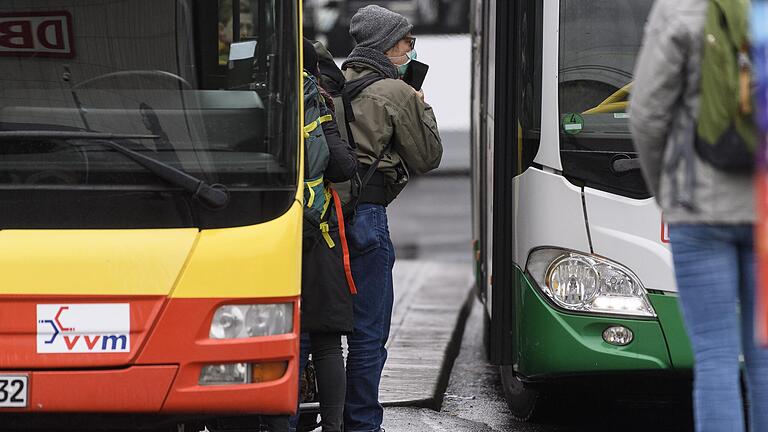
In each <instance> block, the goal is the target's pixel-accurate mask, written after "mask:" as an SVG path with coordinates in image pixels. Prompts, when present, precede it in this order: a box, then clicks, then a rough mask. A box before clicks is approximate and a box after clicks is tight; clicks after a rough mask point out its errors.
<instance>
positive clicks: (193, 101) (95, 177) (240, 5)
mask: <svg viewBox="0 0 768 432" xmlns="http://www.w3.org/2000/svg"><path fill="white" fill-rule="evenodd" d="M293 3H295V2H284V1H280V0H235V1H234V2H233V1H232V0H218V2H217V1H215V0H214V1H205V0H89V1H87V2H73V1H66V0H18V1H13V2H9V3H6V2H3V3H2V4H0V70H2V71H3V73H2V77H0V206H2V208H3V209H4V210H3V212H0V229H4V228H180V227H197V228H219V227H231V226H242V225H250V224H255V223H260V222H264V221H267V220H270V219H273V218H275V217H277V216H279V215H280V214H282V213H284V212H285V211H286V210H287V209H288V207H289V206H290V205H291V202H292V201H293V199H294V197H295V194H296V188H297V175H298V174H297V151H298V139H299V135H298V132H297V130H298V116H297V115H296V113H297V112H298V108H297V105H298V104H297V102H296V101H297V89H298V78H297V76H298V74H297V53H296V46H297V45H296V40H297V36H296V35H297V33H298V30H297V26H298V24H297V23H298V18H297V11H296V6H295V5H294V4H293ZM126 150H130V151H126ZM131 152H133V153H136V154H139V155H141V156H144V157H145V158H146V159H151V160H152V161H151V162H153V163H156V164H159V165H160V166H163V168H164V169H162V170H159V173H160V174H161V175H158V170H157V169H148V167H147V164H146V163H138V162H137V158H136V157H131V154H132V153H131ZM150 168H151V167H150ZM165 168H167V169H165ZM168 170H170V171H174V172H175V173H177V174H178V175H181V176H185V175H186V178H187V179H188V180H189V181H188V184H189V182H191V184H192V185H193V186H192V187H189V186H188V187H186V188H185V187H183V185H184V183H183V182H176V181H169V177H168V176H164V175H162V174H163V173H165V172H168ZM197 182H200V184H203V185H215V188H216V189H217V190H220V191H224V192H225V193H226V194H227V195H228V196H227V199H226V203H227V204H226V206H224V205H211V202H210V201H206V200H204V199H200V198H201V196H200V194H199V193H197V194H196V191H195V187H194V184H195V183H197ZM197 192H199V191H197ZM220 201H221V200H220ZM219 204H221V202H219Z"/></svg>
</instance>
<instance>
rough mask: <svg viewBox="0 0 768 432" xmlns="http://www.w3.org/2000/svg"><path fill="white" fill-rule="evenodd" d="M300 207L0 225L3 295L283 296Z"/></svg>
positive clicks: (292, 284) (293, 284)
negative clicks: (128, 225)
mask: <svg viewBox="0 0 768 432" xmlns="http://www.w3.org/2000/svg"><path fill="white" fill-rule="evenodd" d="M301 222H302V208H301V204H300V203H299V202H294V204H293V205H292V206H291V208H290V209H289V211H288V212H286V213H285V214H283V215H282V216H280V217H278V218H277V219H274V220H272V221H269V222H266V223H263V224H258V225H254V226H247V227H237V228H223V229H212V230H205V231H198V230H197V229H194V228H191V229H149V230H3V231H0V294H2V295H57V296H78V295H86V296H92V295H120V296H122V295H128V296H140V295H162V296H168V295H171V296H172V297H177V298H246V297H250V298H263V297H290V296H297V295H299V293H300V286H301V272H300V269H301Z"/></svg>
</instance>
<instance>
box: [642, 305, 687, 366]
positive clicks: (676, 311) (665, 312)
mask: <svg viewBox="0 0 768 432" xmlns="http://www.w3.org/2000/svg"><path fill="white" fill-rule="evenodd" d="M648 298H649V300H650V301H651V304H652V305H653V308H654V309H656V313H657V314H658V315H659V322H660V323H661V329H662V330H663V331H664V337H665V338H666V340H667V348H668V349H669V356H670V357H671V359H672V366H674V368H675V369H691V368H692V367H693V351H692V350H691V342H690V339H688V334H687V333H686V332H685V324H684V323H683V315H682V313H681V311H680V305H679V298H678V296H677V295H674V294H649V295H648Z"/></svg>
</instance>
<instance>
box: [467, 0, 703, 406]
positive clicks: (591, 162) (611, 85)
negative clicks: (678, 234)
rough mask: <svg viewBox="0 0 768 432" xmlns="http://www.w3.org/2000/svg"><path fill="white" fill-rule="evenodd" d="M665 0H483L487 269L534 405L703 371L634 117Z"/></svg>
mask: <svg viewBox="0 0 768 432" xmlns="http://www.w3.org/2000/svg"><path fill="white" fill-rule="evenodd" d="M652 4H653V1H652V0H611V1H608V0H551V1H550V0H509V1H502V0H475V1H474V2H473V5H472V10H473V13H472V15H473V23H472V33H473V42H474V43H473V83H472V113H473V114H472V176H473V177H472V179H473V189H472V194H473V197H472V200H473V237H474V240H475V270H476V282H477V283H476V285H477V292H478V296H479V298H480V299H481V301H482V302H483V303H484V305H485V308H484V310H485V312H486V324H487V326H486V329H487V331H486V341H487V348H488V352H489V355H490V359H491V361H492V362H493V363H494V364H498V365H500V366H501V375H502V381H503V387H504V390H505V394H506V397H507V402H508V404H509V406H510V409H511V411H512V413H513V415H514V416H515V417H517V418H519V419H530V418H532V417H534V416H535V415H536V414H537V412H546V410H545V409H544V408H546V406H547V403H550V404H552V403H553V402H555V401H558V400H561V399H560V398H559V397H557V396H562V393H563V391H567V392H568V393H569V396H571V397H570V398H569V399H567V400H568V401H570V402H576V401H579V400H580V399H579V397H580V396H584V397H582V398H581V400H591V399H590V398H588V397H586V396H587V394H588V395H589V396H590V397H593V396H594V395H596V394H606V392H605V391H603V390H605V389H614V390H621V391H628V390H632V389H634V388H635V386H634V383H637V384H649V385H650V386H649V387H651V388H652V389H654V390H659V389H661V388H662V387H664V386H665V385H666V384H669V383H671V382H673V383H682V385H681V387H683V388H685V383H686V382H689V381H690V376H691V375H690V370H691V366H692V362H693V358H692V354H691V350H690V345H689V342H688V340H687V337H686V334H685V330H684V327H683V322H682V317H681V314H680V311H679V309H678V297H677V294H676V287H675V281H674V277H673V271H672V259H671V254H670V249H669V245H668V244H667V243H668V240H667V238H666V233H665V226H664V223H663V221H662V214H661V212H660V210H659V208H658V207H657V205H656V203H655V201H654V200H653V198H652V197H651V196H650V194H649V192H648V190H647V188H646V185H645V183H644V181H643V178H642V174H641V172H640V169H639V168H640V167H639V163H638V160H637V154H636V152H635V149H634V148H633V145H632V140H631V137H630V133H629V129H628V123H629V113H628V110H627V108H628V107H627V104H628V99H629V95H630V93H631V89H632V80H633V79H632V71H633V69H634V63H635V60H636V58H637V53H638V51H639V48H640V44H641V41H642V35H643V29H644V25H645V21H646V19H647V16H648V14H649V12H650V9H651V6H652ZM676 378H680V379H676ZM672 387H675V386H672ZM596 390H598V391H596ZM561 406H562V405H561Z"/></svg>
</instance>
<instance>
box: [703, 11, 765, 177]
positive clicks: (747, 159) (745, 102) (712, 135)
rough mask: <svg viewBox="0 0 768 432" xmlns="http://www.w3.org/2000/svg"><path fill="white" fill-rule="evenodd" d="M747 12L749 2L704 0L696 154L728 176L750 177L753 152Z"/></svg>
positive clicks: (754, 139)
mask: <svg viewBox="0 0 768 432" xmlns="http://www.w3.org/2000/svg"><path fill="white" fill-rule="evenodd" d="M749 11H750V0H710V1H709V8H708V10H707V20H706V24H705V26H704V41H703V50H702V59H701V93H700V97H701V106H700V110H699V115H698V118H697V124H696V139H695V144H696V151H697V152H698V154H699V156H700V157H701V158H702V159H704V160H705V161H707V162H709V163H710V164H711V165H713V166H714V167H715V168H717V169H719V170H721V171H724V172H729V173H742V174H744V173H749V172H751V171H752V170H753V169H754V164H755V150H756V148H757V130H756V127H755V124H754V120H753V118H752V84H751V62H750V60H749Z"/></svg>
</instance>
